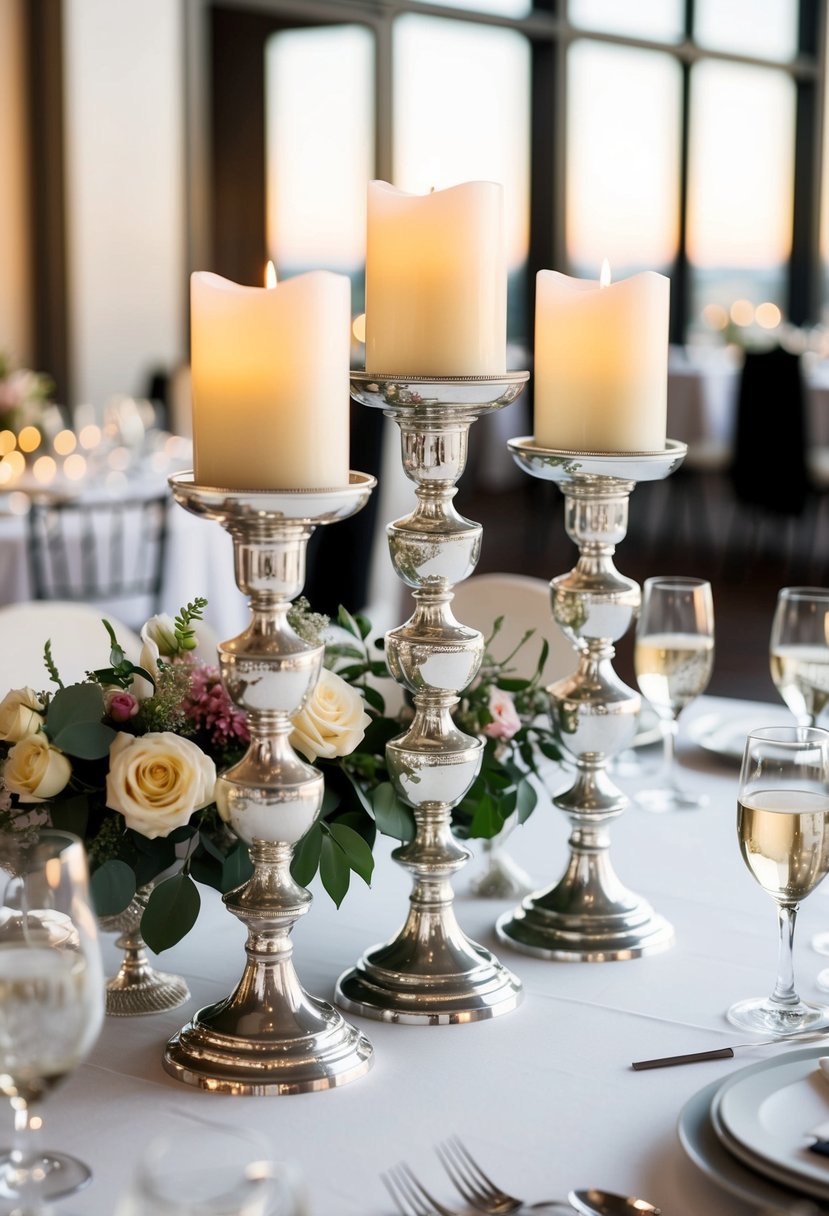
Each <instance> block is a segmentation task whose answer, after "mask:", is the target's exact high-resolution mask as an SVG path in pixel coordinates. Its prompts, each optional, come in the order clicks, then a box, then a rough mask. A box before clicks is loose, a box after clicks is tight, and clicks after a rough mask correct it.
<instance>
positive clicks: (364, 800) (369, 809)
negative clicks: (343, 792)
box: [343, 769, 374, 818]
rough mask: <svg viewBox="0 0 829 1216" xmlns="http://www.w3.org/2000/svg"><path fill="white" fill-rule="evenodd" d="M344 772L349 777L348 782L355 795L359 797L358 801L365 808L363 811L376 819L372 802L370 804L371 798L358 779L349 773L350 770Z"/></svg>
mask: <svg viewBox="0 0 829 1216" xmlns="http://www.w3.org/2000/svg"><path fill="white" fill-rule="evenodd" d="M343 771H344V772H345V775H346V777H348V780H349V782H350V783H351V786H352V788H353V790H354V793H355V794H356V795H357V801H358V802H359V804H360V806H361V807H362V808H363V810H364V811H365V812H366V814H367V815H371V816H372V818H373V817H374V807H373V806H372V805H371V802H370V800H369V797H368V795H367V794H366V792H365V790H364V789H363V787H362V786H361V785H360V783H359V781H358V780H357V778H356V777H354V776H353V775H352V774H351V773H350V772H349V771H348V769H344V770H343Z"/></svg>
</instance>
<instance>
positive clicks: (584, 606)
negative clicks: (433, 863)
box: [496, 439, 686, 962]
mask: <svg viewBox="0 0 829 1216" xmlns="http://www.w3.org/2000/svg"><path fill="white" fill-rule="evenodd" d="M509 448H510V450H511V451H512V454H513V456H514V458H515V460H516V462H517V463H518V464H519V466H520V467H521V468H523V469H524V470H525V471H526V472H528V473H530V474H532V476H534V477H541V478H544V479H546V480H550V481H555V482H558V484H559V485H560V487H561V489H562V491H563V493H564V496H565V526H566V528H567V533H568V535H569V536H570V537H571V539H572V540H574V541H575V542H576V544H577V545H578V546H579V551H580V557H579V561H578V563H577V565H576V567H575V569H573V570H571V571H570V573H569V574H565V575H562V576H560V577H559V578H555V579H553V581H552V583H551V584H550V586H551V589H552V602H553V617H554V619H555V622H556V624H557V625H558V626H559V628H560V629H562V630H563V632H564V633H565V635H566V636H567V637H568V638H569V640H570V641H571V642H572V644H573V645H574V646H575V647H576V648H577V650H578V652H579V662H578V669H577V671H576V672H575V673H574V674H573V675H572V676H569V677H567V678H566V679H564V680H559V681H558V682H557V683H555V684H553V685H551V687H550V689H549V693H550V697H551V702H552V713H553V718H554V720H555V723H556V725H557V727H558V731H559V734H560V736H561V741H562V743H563V745H564V746H565V747H566V748H567V750H568V751H569V752H570V753H571V754H572V755H573V757H574V758H575V760H576V769H577V772H576V779H575V781H574V783H573V785H572V787H571V788H570V789H569V790H567V791H565V792H564V793H562V794H560V795H559V796H558V797H556V798H554V799H553V801H554V803H555V805H556V806H557V807H559V809H560V810H562V811H564V813H565V814H566V815H567V816H568V818H569V819H570V822H571V824H572V833H571V836H570V842H569V843H570V859H569V862H568V865H567V869H566V871H565V873H564V876H563V878H562V879H561V880H560V882H558V883H557V884H556V885H555V886H552V887H549V888H548V889H546V890H544V891H540V892H536V893H535V894H534V895H530V896H528V897H527V898H526V899H525V900H523V902H522V903H521V905H520V907H518V908H516V909H515V910H514V911H513V912H509V913H505V914H504V915H503V916H502V917H501V918H500V919H499V920H498V923H497V926H496V929H497V932H498V936H499V937H500V938H501V939H502V941H505V942H508V943H509V944H510V945H511V946H514V947H515V949H517V950H521V951H523V952H524V953H526V954H533V955H536V956H537V957H541V958H564V959H582V960H584V961H587V962H599V961H603V960H605V959H628V958H638V957H640V956H641V955H645V954H652V953H655V952H656V951H659V950H665V949H667V947H668V946H670V945H671V944H672V942H673V929H672V928H671V926H670V925H669V924H668V922H667V921H666V920H664V919H663V917H661V916H659V915H658V914H657V913H655V912H654V911H653V909H652V908H651V907H650V905H649V904H648V903H647V902H646V901H645V900H644V899H642V898H641V897H640V896H638V895H634V894H633V893H632V892H631V891H628V890H627V888H626V887H624V886H623V885H622V883H621V882H620V881H619V879H618V878H617V877H616V874H615V872H614V870H613V867H612V865H611V863H610V855H609V846H610V837H609V833H608V830H607V829H608V825H609V824H610V823H611V822H612V820H613V819H615V818H617V817H618V816H619V815H620V814H621V813H622V811H623V810H624V809H625V807H626V806H627V805H628V801H629V800H628V798H627V796H626V795H625V794H623V793H622V791H621V790H620V789H618V787H617V786H616V785H614V783H613V781H612V780H611V779H610V777H609V776H608V774H607V771H606V765H607V763H608V760H609V759H610V758H611V757H612V756H614V755H615V754H616V753H617V752H619V751H622V750H623V749H624V748H625V747H627V746H628V745H629V743H630V741H631V740H632V738H633V735H634V734H635V731H636V715H637V714H638V712H639V706H640V698H639V694H638V693H636V692H634V691H633V690H632V689H630V688H628V687H627V686H626V685H625V684H623V683H622V681H621V680H620V679H619V678H618V676H617V675H616V673H615V672H614V671H613V668H612V659H613V655H614V653H615V649H614V642H617V641H618V640H619V638H621V637H623V636H624V634H625V633H626V632H627V630H628V628H629V627H630V624H631V621H632V620H633V619H634V617H635V615H636V613H637V611H638V609H639V599H640V597H639V587H638V585H637V584H636V583H634V582H633V581H632V580H631V579H628V578H624V577H623V576H622V575H620V574H619V573H618V571H617V570H616V568H615V566H614V565H613V553H614V551H615V548H616V545H617V544H618V543H619V542H620V541H622V540H623V539H624V537H625V533H626V531H627V512H628V499H629V497H630V494H631V492H632V490H633V489H634V488H635V485H636V483H637V481H656V480H660V479H661V478H663V477H667V476H668V474H669V473H671V472H673V470H674V469H675V468H677V467H678V466H679V464H680V463H681V462H682V459H683V457H684V455H685V451H686V448H685V444H682V443H677V442H675V441H673V440H668V443H667V445H666V448H665V451H664V452H642V453H636V452H634V453H630V454H626V453H620V454H603V453H586V452H564V451H553V450H550V449H545V448H539V447H537V446H536V445H535V443H534V442H533V441H532V439H513V440H511V441H510V443H509Z"/></svg>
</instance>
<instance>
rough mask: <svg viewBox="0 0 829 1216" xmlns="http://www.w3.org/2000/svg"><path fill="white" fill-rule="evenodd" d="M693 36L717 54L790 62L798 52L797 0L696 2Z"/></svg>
mask: <svg viewBox="0 0 829 1216" xmlns="http://www.w3.org/2000/svg"><path fill="white" fill-rule="evenodd" d="M694 37H695V39H696V41H697V42H699V43H700V44H701V45H702V46H708V47H712V48H715V49H716V50H718V51H736V52H737V53H738V54H742V55H763V56H768V58H770V59H791V58H792V57H793V56H794V55H795V54H796V53H797V0H727V3H725V4H724V3H723V0H696V4H695V7H694Z"/></svg>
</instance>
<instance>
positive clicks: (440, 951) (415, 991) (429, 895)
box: [336, 372, 529, 1025]
mask: <svg viewBox="0 0 829 1216" xmlns="http://www.w3.org/2000/svg"><path fill="white" fill-rule="evenodd" d="M528 375H529V373H527V372H510V373H505V374H504V375H502V376H478V377H461V376H458V377H446V378H444V379H442V380H434V379H427V378H426V377H414V376H407V377H395V378H391V377H377V376H374V375H371V374H369V373H353V374H352V396H353V397H354V398H355V399H356V400H357V401H360V402H361V403H362V404H364V405H369V406H375V407H378V408H380V409H382V410H384V411H385V413H386V414H387V415H388V416H389V417H391V418H394V420H395V422H396V423H397V425H398V426H399V427H400V434H401V443H402V456H403V467H404V469H405V471H406V474H407V476H408V477H409V478H410V479H411V480H412V481H413V482H414V483H415V485H416V487H417V489H416V494H417V506H416V508H415V510H414V511H413V512H412V513H411V515H408V516H407V517H406V518H405V519H400V520H397V522H396V523H393V524H389V525H388V528H387V531H388V537H389V550H390V553H391V560H392V565H393V566H394V570H395V573H396V574H397V575H398V577H399V578H400V579H402V580H403V582H404V583H405V584H406V585H407V586H408V587H411V588H412V593H413V597H414V601H415V611H414V613H413V615H412V616H411V618H410V619H409V620H408V621H407V622H406V624H405V625H401V626H400V627H399V628H398V629H394V630H392V631H391V632H390V633H389V634H387V636H386V655H387V659H388V663H389V668H390V670H391V673H392V675H393V676H394V678H395V679H396V680H397V681H398V683H400V684H402V685H403V686H404V688H406V689H407V690H408V691H409V692H410V693H412V695H413V697H414V705H415V712H414V720H413V721H412V724H411V726H410V728H409V729H408V730H407V731H406V732H405V733H404V734H402V735H400V736H398V737H397V738H396V739H393V740H392V741H391V742H390V743H389V744H388V746H387V748H386V758H387V761H388V767H389V773H390V775H391V779H392V781H393V783H394V785H395V788H396V789H397V792H398V794H399V795H400V797H401V798H403V799H404V801H406V802H408V803H409V804H410V805H411V806H412V807H413V808H414V816H415V822H416V825H417V830H416V835H415V838H414V840H412V841H411V842H410V843H409V844H405V845H403V846H402V847H401V848H398V849H395V851H394V854H393V856H394V858H395V859H396V860H397V861H399V862H400V864H401V865H402V866H404V867H405V868H406V869H407V870H409V871H411V874H412V876H413V879H414V886H413V890H412V894H411V897H410V908H409V914H408V918H407V920H406V922H405V924H404V925H403V928H402V929H401V930H400V932H399V934H398V935H397V937H395V938H394V939H393V940H392V941H390V942H388V943H386V944H384V945H379V946H373V947H372V948H371V949H370V950H368V951H367V952H366V954H365V955H364V956H363V958H362V959H361V960H360V962H359V963H358V964H357V966H356V967H354V968H353V969H352V970H350V971H346V972H345V973H344V974H343V975H342V976H340V979H339V980H338V982H337V986H336V999H337V1000H338V1002H339V1003H340V1004H341V1005H342V1006H343V1007H344V1008H346V1009H348V1010H351V1011H353V1012H355V1013H361V1014H363V1015H365V1016H366V1017H373V1018H380V1019H382V1020H384V1021H389V1022H415V1023H426V1024H428V1025H438V1024H441V1023H447V1022H473V1021H478V1020H480V1019H482V1018H490V1017H495V1016H496V1015H497V1014H500V1013H506V1012H508V1011H509V1010H510V1009H514V1008H515V1006H516V1005H517V1004H518V1002H519V1000H520V999H521V984H520V981H519V980H517V979H516V977H515V976H514V975H512V974H511V973H510V972H509V971H507V969H506V968H505V967H503V966H502V965H501V964H500V963H499V962H498V961H497V959H495V958H494V957H493V955H492V954H490V953H489V951H487V950H485V949H484V948H483V947H481V946H478V945H476V944H475V942H472V941H470V940H469V938H468V937H467V936H466V935H465V934H464V932H463V930H462V929H461V927H460V925H459V924H458V922H457V919H456V917H455V912H454V908H453V898H454V893H453V891H452V885H451V878H452V875H453V874H454V873H455V871H456V870H459V869H460V868H461V867H462V866H463V865H464V864H465V862H466V860H467V858H468V857H469V853H468V851H467V850H466V849H465V848H463V847H462V846H461V845H460V844H459V843H458V842H457V841H456V840H455V838H454V837H453V836H452V831H451V820H452V808H453V807H454V806H456V805H457V804H458V803H459V802H460V801H461V799H462V798H463V797H464V795H465V794H466V792H467V790H468V789H469V788H470V786H471V785H472V782H473V781H474V780H475V777H476V776H477V774H478V770H479V769H480V766H481V760H482V755H483V744H482V742H481V740H480V739H477V738H473V737H472V736H470V735H466V734H464V733H463V732H462V731H459V730H458V729H457V727H456V726H455V724H454V722H453V721H452V714H451V711H452V709H453V707H454V706H455V705H457V703H458V700H459V693H460V692H462V691H463V690H464V689H465V688H466V687H468V685H469V684H471V683H472V681H473V680H474V678H475V676H476V675H477V673H478V669H479V667H480V665H481V660H482V658H483V645H484V640H483V635H482V634H481V633H479V632H478V630H477V629H470V628H469V627H468V626H466V625H462V624H460V623H459V622H458V621H456V620H455V618H454V616H453V615H452V611H451V607H450V604H451V600H452V587H453V586H454V584H455V583H458V582H460V581H461V580H462V579H465V578H468V577H469V575H470V574H471V573H472V571H473V570H474V569H475V566H476V564H477V562H478V556H479V554H480V547H481V532H482V529H481V526H480V524H476V523H472V522H470V520H468V519H464V518H463V516H461V515H459V514H458V513H457V511H456V510H455V508H454V506H453V504H452V499H453V498H454V496H455V493H456V489H455V482H456V481H457V480H458V478H459V477H460V475H461V473H462V472H463V469H464V465H465V463H466V452H467V439H468V435H469V428H470V426H471V425H472V423H473V422H474V421H475V419H476V418H478V417H479V416H480V415H482V414H484V413H487V412H489V411H491V410H496V409H500V408H501V407H502V406H504V405H508V404H509V403H510V402H512V401H514V400H515V398H516V397H517V396H518V395H519V393H520V392H521V391H522V389H523V388H524V385H525V383H526V381H527V379H528Z"/></svg>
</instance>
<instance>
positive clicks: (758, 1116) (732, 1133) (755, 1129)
mask: <svg viewBox="0 0 829 1216" xmlns="http://www.w3.org/2000/svg"><path fill="white" fill-rule="evenodd" d="M825 1054H826V1046H825V1045H824V1046H823V1047H812V1048H806V1049H805V1050H803V1051H796V1052H792V1053H786V1054H785V1055H783V1056H778V1057H776V1058H774V1059H771V1060H762V1061H761V1062H760V1063H759V1064H753V1065H750V1066H749V1067H748V1068H743V1069H740V1071H739V1072H737V1073H735V1074H734V1075H733V1076H731V1077H729V1079H728V1080H727V1081H725V1082H724V1083H723V1084H722V1085H721V1086H720V1089H719V1090H718V1092H717V1094H716V1096H715V1097H714V1099H713V1101H712V1103H711V1122H712V1124H713V1127H714V1130H715V1132H717V1134H718V1135H719V1136H720V1139H721V1140H722V1142H723V1143H724V1145H725V1147H726V1148H727V1149H729V1150H730V1151H731V1152H732V1153H734V1154H735V1155H736V1156H738V1157H740V1159H741V1160H742V1161H744V1163H745V1164H746V1165H748V1166H750V1167H752V1168H754V1169H757V1170H760V1171H761V1172H762V1173H764V1174H767V1175H768V1176H769V1177H771V1178H773V1179H775V1181H777V1182H782V1183H783V1184H784V1185H788V1186H792V1187H798V1188H799V1189H800V1190H803V1191H806V1192H807V1193H808V1194H810V1195H815V1196H816V1197H817V1198H819V1199H829V1159H827V1158H826V1157H819V1156H817V1155H816V1154H814V1153H810V1152H809V1151H808V1145H809V1143H810V1138H809V1136H808V1135H807V1132H808V1131H809V1129H810V1128H812V1127H814V1126H816V1125H817V1124H818V1123H823V1122H825V1121H826V1119H827V1118H829V1084H827V1082H826V1078H825V1077H824V1076H823V1074H822V1073H821V1071H820V1069H819V1067H818V1060H819V1058H820V1057H821V1056H822V1055H825Z"/></svg>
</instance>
